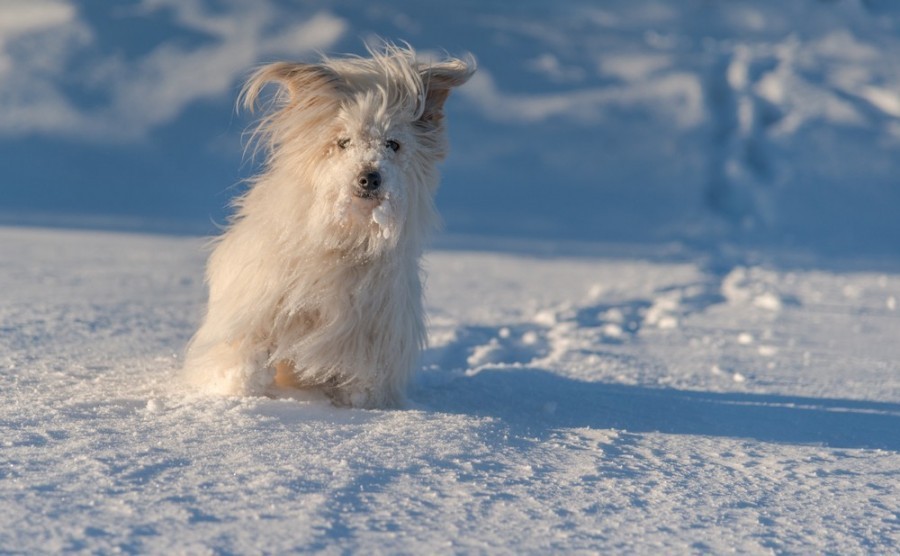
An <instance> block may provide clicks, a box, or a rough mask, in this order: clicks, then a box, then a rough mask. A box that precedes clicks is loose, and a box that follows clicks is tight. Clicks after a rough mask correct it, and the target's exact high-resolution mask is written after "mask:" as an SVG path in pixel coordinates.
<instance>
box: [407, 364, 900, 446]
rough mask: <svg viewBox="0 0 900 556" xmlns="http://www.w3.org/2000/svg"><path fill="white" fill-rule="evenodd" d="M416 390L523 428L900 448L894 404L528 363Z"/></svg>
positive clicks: (436, 403) (899, 416)
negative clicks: (561, 370)
mask: <svg viewBox="0 0 900 556" xmlns="http://www.w3.org/2000/svg"><path fill="white" fill-rule="evenodd" d="M418 394H419V396H417V397H419V401H421V402H423V403H425V404H426V405H427V406H428V407H429V408H431V409H432V410H434V411H439V412H446V413H464V414H471V415H478V416H485V417H492V418H496V419H498V420H500V421H502V422H504V423H505V424H506V425H508V426H509V427H510V429H511V430H512V431H513V432H515V433H517V434H524V435H537V436H543V435H545V434H547V433H549V432H551V431H553V430H555V429H558V428H572V427H585V428H595V429H619V430H625V431H628V432H660V433H665V434H678V435H700V436H715V437H731V438H747V439H754V440H758V441H762V442H775V443H785V444H811V445H822V446H827V447H831V448H865V449H883V450H891V451H900V404H896V403H885V402H872V401H857V400H843V399H827V398H825V399H819V398H806V397H793V396H778V395H768V394H745V393H714V392H699V391H686V390H675V389H664V388H660V389H656V388H647V387H642V386H628V385H621V384H609V383H601V382H584V381H580V380H574V379H571V378H566V377H563V376H559V375H557V374H554V373H551V372H548V371H544V370H540V369H529V368H519V369H503V370H494V369H486V370H483V371H481V372H479V373H477V374H475V375H473V376H464V377H459V378H457V379H455V380H453V381H451V382H449V383H447V384H445V385H444V386H442V387H440V388H435V389H429V390H427V391H420V392H419V393H418Z"/></svg>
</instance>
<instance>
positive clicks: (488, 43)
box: [0, 0, 900, 553]
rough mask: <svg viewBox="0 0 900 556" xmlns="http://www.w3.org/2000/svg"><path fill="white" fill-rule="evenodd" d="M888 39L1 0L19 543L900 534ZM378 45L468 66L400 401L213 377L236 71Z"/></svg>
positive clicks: (451, 543)
mask: <svg viewBox="0 0 900 556" xmlns="http://www.w3.org/2000/svg"><path fill="white" fill-rule="evenodd" d="M898 26H900V5H898V4H897V3H895V2H893V1H891V0H830V1H822V0H797V1H795V2H782V1H779V0H755V1H752V2H750V1H733V2H716V1H706V0H689V1H684V2H681V1H679V2H663V1H652V0H637V1H634V0H610V1H604V2H595V1H578V0H568V1H565V2H553V3H546V2H538V1H537V0H534V1H531V0H529V1H525V2H518V3H516V8H515V9H510V7H509V3H506V2H462V3H443V4H441V3H436V4H435V3H422V2H415V1H412V0H408V1H407V0H401V1H396V2H383V1H369V2H361V1H356V0H345V1H333V2H323V1H310V2H302V3H301V2H293V1H288V0H265V1H259V2H253V3H250V2H242V1H234V0H233V1H228V0H140V1H137V0H134V1H131V0H129V1H126V2H117V3H115V6H114V7H111V6H110V3H108V2H104V1H101V0H85V1H82V2H74V1H68V0H7V1H0V222H3V223H5V224H7V227H2V228H0V513H2V515H4V516H6V517H4V520H3V521H2V522H0V552H6V551H14V552H15V551H19V552H26V553H35V552H59V551H61V550H70V551H74V550H80V551H86V552H113V551H124V552H131V553H134V552H142V553H143V552H154V553H172V552H173V551H181V552H187V553H245V552H250V553H253V552H287V551H290V550H305V551H325V552H334V553H338V552H350V551H352V552H360V553H373V552H384V553H397V552H401V553H426V552H427V553H431V552H434V553H456V552H488V551H490V552H509V553H522V552H540V553H547V552H559V551H592V550H593V551H599V552H611V551H620V552H625V551H628V552H635V551H637V552H651V551H660V550H662V551H664V552H692V551H694V552H700V551H714V552H725V551H728V550H739V551H742V552H752V553H768V552H816V551H828V552H836V553H893V552H897V551H898V550H900V514H898V508H900V492H898V491H900V487H898V485H900V345H898V342H897V341H896V339H897V338H898V337H900V312H898V308H897V303H898V298H900V250H898V246H900V218H897V217H896V213H897V208H898V207H900V185H898V180H897V176H898V175H900V173H898V170H900V168H898V164H900V162H898V161H900V157H898V156H897V150H898V147H900V63H898V62H900V27H898ZM376 34H377V35H380V36H384V37H387V38H396V39H406V40H408V41H410V42H411V43H412V44H413V45H415V46H416V47H417V48H419V49H421V50H423V51H428V52H441V51H443V50H446V51H449V52H451V53H453V54H464V53H466V52H471V53H473V54H474V55H475V56H476V57H477V59H478V61H479V66H480V69H479V73H478V74H477V76H476V77H475V78H474V79H473V81H472V82H470V83H469V84H468V85H467V86H466V87H465V88H464V89H462V90H460V91H459V94H456V95H455V96H454V97H453V98H452V99H451V101H450V103H449V104H448V109H449V110H450V120H449V123H450V132H451V144H452V153H451V156H450V158H449V159H448V161H447V163H446V164H445V166H444V176H445V180H444V186H443V188H442V190H441V193H440V197H439V208H440V210H441V212H442V213H443V215H444V216H445V219H446V222H447V233H445V234H444V235H442V236H441V237H440V238H439V239H438V241H437V243H436V246H437V247H436V248H435V249H433V250H432V251H431V252H429V254H428V256H427V268H428V273H429V282H428V292H427V293H428V314H429V319H430V328H429V335H430V344H431V345H430V348H429V350H428V351H427V352H426V354H425V356H424V357H423V360H422V362H421V369H420V372H419V375H418V378H417V380H416V382H415V384H414V386H413V388H412V390H411V392H410V407H409V408H408V409H406V410H403V411H392V412H382V411H356V410H353V411H349V410H341V409H336V408H332V407H331V406H330V405H329V404H328V403H326V402H324V401H323V400H320V399H316V398H314V397H313V398H308V397H307V398H305V399H294V398H296V396H293V397H292V396H290V395H288V394H287V393H285V394H284V396H283V397H282V398H279V399H267V398H260V399H203V398H196V397H194V396H193V395H192V394H191V393H190V392H188V391H185V390H184V389H182V388H180V387H179V385H178V383H177V380H176V371H177V368H178V366H179V364H180V360H181V355H182V349H183V346H184V344H185V343H186V341H187V339H188V338H189V337H190V335H191V333H192V332H193V330H194V328H195V327H196V325H197V323H198V319H199V316H200V314H201V312H202V307H203V303H204V295H205V292H204V288H203V285H202V281H201V277H202V265H203V257H204V251H203V249H202V240H200V239H198V238H197V236H198V235H201V234H205V233H209V232H211V231H213V230H214V226H213V224H212V222H213V221H218V222H221V221H222V220H223V219H224V218H225V215H226V214H227V212H226V209H225V208H224V207H225V206H226V205H227V201H228V199H229V198H230V197H231V196H232V195H234V194H235V193H236V192H237V191H239V185H236V184H238V183H239V180H240V179H241V178H242V177H245V176H247V175H249V174H251V173H252V172H253V171H254V169H255V168H254V165H253V163H252V162H251V161H244V160H243V155H242V144H241V132H242V130H243V129H244V128H245V126H246V125H247V124H248V123H249V122H248V121H247V120H246V119H245V118H244V116H242V115H236V114H235V113H234V110H233V102H234V96H235V94H236V91H237V88H238V87H239V84H240V81H241V79H242V77H243V76H244V75H245V74H246V72H247V71H248V70H249V69H250V68H251V67H252V66H254V65H255V64H257V63H260V62H263V61H269V60H275V59H281V58H291V59H312V58H314V51H315V50H317V49H319V50H324V51H326V52H357V53H360V52H362V51H363V50H364V47H363V41H365V40H370V39H371V37H373V36H374V35H376ZM26 225H27V226H30V227H26ZM73 226H74V227H81V228H90V229H93V230H97V229H105V230H106V231H105V232H98V231H80V232H74V231H71V230H69V229H63V230H59V229H56V230H53V229H52V228H66V227H73ZM123 230H130V231H140V232H142V233H141V234H133V233H125V232H123ZM147 232H157V233H158V232H163V233H164V234H165V235H163V234H159V235H156V236H153V235H147Z"/></svg>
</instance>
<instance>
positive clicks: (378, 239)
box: [184, 44, 475, 408]
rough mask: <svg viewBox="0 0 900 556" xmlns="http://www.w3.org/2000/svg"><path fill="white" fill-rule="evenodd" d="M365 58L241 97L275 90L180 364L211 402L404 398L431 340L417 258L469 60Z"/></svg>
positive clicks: (297, 73)
mask: <svg viewBox="0 0 900 556" xmlns="http://www.w3.org/2000/svg"><path fill="white" fill-rule="evenodd" d="M369 54H370V57H367V58H363V57H342V58H333V59H329V58H324V57H323V58H322V60H321V61H320V62H318V63H311V64H308V63H290V62H278V63H273V64H270V65H266V66H263V67H261V68H260V69H258V70H257V71H256V72H255V73H254V74H253V75H252V76H251V77H250V79H249V80H248V81H247V83H246V85H245V86H244V88H243V90H242V92H241V97H239V102H242V104H243V106H244V107H245V108H246V109H248V110H249V111H251V112H252V111H253V110H254V108H255V107H256V106H257V104H259V103H260V102H261V99H262V95H263V89H264V88H267V85H269V84H272V85H275V86H276V88H275V89H274V93H273V94H271V95H269V96H270V102H269V104H268V110H267V111H266V113H265V115H264V116H263V117H262V118H261V120H260V122H259V124H258V126H257V127H256V129H255V131H254V132H253V135H254V140H255V144H256V145H257V148H258V149H260V150H262V151H264V152H265V159H264V164H263V170H262V171H261V173H260V174H259V175H257V176H256V177H255V178H253V179H252V180H250V184H249V187H248V189H247V191H246V192H245V193H244V194H243V195H241V196H239V197H238V198H237V199H236V201H235V203H234V205H235V207H234V208H235V212H234V216H232V218H231V220H230V221H229V224H228V225H227V226H226V228H225V229H224V232H223V233H222V234H221V235H220V236H219V237H218V238H217V239H215V240H214V242H213V251H212V253H211V254H210V256H209V261H208V264H207V270H206V281H207V285H208V289H209V301H208V305H207V309H206V315H205V318H204V321H203V323H202V325H201V326H200V328H199V329H198V330H197V332H196V334H195V335H194V337H193V339H192V340H191V342H190V344H189V346H188V350H187V355H186V358H185V366H184V370H185V374H186V376H187V378H188V380H189V381H190V382H191V383H193V384H195V385H197V386H200V387H201V388H202V389H204V390H206V391H207V392H211V393H219V394H225V395H237V396H254V395H265V394H266V393H267V392H270V391H271V389H272V388H276V389H277V388H285V387H295V388H300V389H313V390H321V391H322V392H324V393H325V394H326V395H327V396H328V397H329V398H330V399H331V400H332V402H333V403H334V404H335V405H339V406H349V407H360V408H389V407H398V406H400V405H402V403H403V402H404V399H405V390H406V387H407V384H408V381H409V379H410V378H411V375H412V373H413V370H414V367H415V365H416V363H417V360H418V357H419V354H420V353H421V350H422V349H423V348H424V345H425V341H426V332H425V322H424V311H423V302H422V271H421V267H420V259H421V255H422V251H423V243H424V241H425V240H426V239H427V238H428V236H429V233H430V232H431V231H432V230H433V229H434V228H435V227H436V225H437V223H438V217H437V213H436V210H435V206H434V195H435V192H436V190H437V187H438V181H439V178H438V171H437V165H438V163H439V162H440V161H441V160H443V159H444V158H445V156H446V152H447V141H446V136H445V123H444V103H445V101H446V100H447V98H448V95H449V94H450V91H451V90H452V89H454V88H456V87H458V86H460V85H462V84H464V83H465V82H466V81H467V80H468V79H469V78H470V77H471V76H472V74H473V73H474V71H475V65H474V61H472V60H467V61H464V60H460V59H456V58H447V59H445V60H443V61H440V62H433V63H427V62H421V61H418V60H417V58H416V53H415V51H414V50H413V49H412V48H411V47H409V46H403V47H399V46H396V45H391V44H386V45H383V46H382V47H380V48H379V49H377V50H376V49H370V50H369Z"/></svg>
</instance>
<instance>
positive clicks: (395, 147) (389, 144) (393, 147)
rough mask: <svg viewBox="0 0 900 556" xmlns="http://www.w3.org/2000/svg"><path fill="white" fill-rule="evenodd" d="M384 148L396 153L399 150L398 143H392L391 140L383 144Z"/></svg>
mask: <svg viewBox="0 0 900 556" xmlns="http://www.w3.org/2000/svg"><path fill="white" fill-rule="evenodd" d="M384 146H385V147H387V148H389V149H391V150H392V151H394V152H397V151H399V150H400V143H398V142H396V141H394V140H393V139H391V140H390V141H388V142H387V143H385V144H384Z"/></svg>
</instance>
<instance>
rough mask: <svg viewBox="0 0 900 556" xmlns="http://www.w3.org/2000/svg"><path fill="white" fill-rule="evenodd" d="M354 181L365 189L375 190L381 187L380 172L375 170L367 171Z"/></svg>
mask: <svg viewBox="0 0 900 556" xmlns="http://www.w3.org/2000/svg"><path fill="white" fill-rule="evenodd" d="M356 183H358V184H359V186H360V187H362V188H363V189H365V190H366V191H375V190H376V189H378V188H379V187H381V174H379V173H378V172H375V171H372V172H367V173H365V174H363V175H361V176H360V177H359V180H357V182H356Z"/></svg>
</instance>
